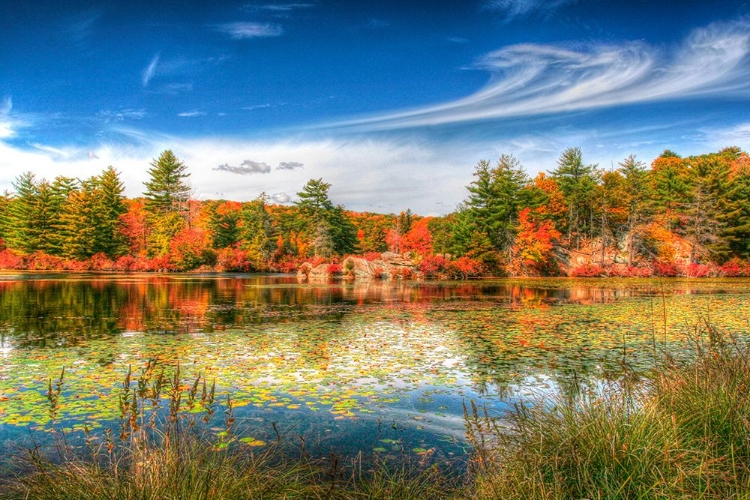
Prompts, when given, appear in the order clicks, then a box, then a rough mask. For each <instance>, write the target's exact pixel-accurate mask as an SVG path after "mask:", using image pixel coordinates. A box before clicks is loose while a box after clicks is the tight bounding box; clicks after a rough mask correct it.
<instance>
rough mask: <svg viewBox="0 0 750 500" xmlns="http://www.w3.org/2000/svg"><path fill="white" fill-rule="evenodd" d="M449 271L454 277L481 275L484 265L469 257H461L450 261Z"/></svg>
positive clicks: (463, 277) (464, 277)
mask: <svg viewBox="0 0 750 500" xmlns="http://www.w3.org/2000/svg"><path fill="white" fill-rule="evenodd" d="M447 271H448V274H449V275H450V276H451V277H452V278H460V279H466V278H471V277H474V276H479V275H481V274H482V265H481V264H480V263H479V262H477V261H476V260H474V259H470V258H469V257H459V258H458V259H455V260H451V261H449V262H448V265H447Z"/></svg>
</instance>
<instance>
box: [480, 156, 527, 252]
mask: <svg viewBox="0 0 750 500" xmlns="http://www.w3.org/2000/svg"><path fill="white" fill-rule="evenodd" d="M474 176H475V177H476V178H475V180H474V181H473V182H472V183H471V184H470V185H469V186H468V190H469V193H470V194H469V199H468V200H467V202H466V207H467V208H468V210H469V215H470V219H471V224H472V225H473V226H474V230H475V231H477V232H479V233H480V234H481V235H482V237H483V238H484V239H486V241H487V243H488V244H489V245H490V246H491V247H492V248H494V249H495V250H497V251H509V250H510V248H511V247H512V245H513V242H514V241H515V235H516V229H517V227H516V226H517V222H518V213H519V212H520V211H521V209H523V208H525V207H527V206H528V205H529V204H530V203H531V202H532V197H533V193H532V192H531V191H529V190H528V189H526V185H527V184H528V183H529V179H528V176H527V175H526V173H525V172H524V170H523V168H522V167H521V164H520V162H519V161H518V160H517V159H516V158H515V157H513V156H512V155H501V156H500V158H499V159H498V161H497V165H496V166H495V167H494V168H490V164H489V162H488V161H485V160H482V161H480V162H479V163H478V164H477V166H476V170H475V171H474ZM483 246H484V245H483Z"/></svg>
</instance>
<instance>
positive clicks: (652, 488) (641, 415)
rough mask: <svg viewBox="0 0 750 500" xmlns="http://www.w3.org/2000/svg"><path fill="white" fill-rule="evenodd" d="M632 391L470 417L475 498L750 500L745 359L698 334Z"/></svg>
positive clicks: (749, 374)
mask: <svg viewBox="0 0 750 500" xmlns="http://www.w3.org/2000/svg"><path fill="white" fill-rule="evenodd" d="M699 333H700V335H696V336H695V337H693V339H692V342H691V346H690V347H692V350H693V351H694V352H695V356H694V358H693V359H692V360H691V361H689V362H678V361H675V360H672V359H666V360H665V361H664V365H663V366H662V367H660V369H659V370H658V371H657V373H656V374H655V375H654V376H653V377H652V378H651V379H650V381H649V383H647V384H645V387H643V388H642V389H641V390H639V391H633V390H632V389H631V388H630V387H629V386H628V384H620V385H610V386H607V387H605V388H597V389H591V390H588V391H586V392H585V393H584V394H582V396H581V397H580V398H579V399H577V400H574V401H572V400H570V399H568V400H565V399H562V398H556V399H554V400H551V401H543V402H537V404H534V405H528V404H522V405H519V406H517V407H516V408H515V410H514V411H513V412H511V413H510V414H509V415H508V416H507V419H505V420H504V421H503V422H502V423H501V422H500V421H498V420H496V419H493V418H490V417H489V416H488V415H486V414H483V413H482V412H480V411H479V410H477V409H476V408H472V410H471V411H468V412H467V422H469V430H470V436H471V439H472V441H473V443H474V445H475V450H476V452H475V458H474V461H473V475H474V482H473V495H472V496H473V497H474V498H480V499H482V498H487V499H490V498H492V499H495V498H501V499H506V498H507V499H516V498H517V499H528V498H539V499H569V498H587V499H620V498H623V499H650V498H654V499H656V498H677V499H679V498H685V499H687V498H690V499H694V498H703V499H731V498H750V393H749V392H748V389H750V351H748V349H747V348H745V347H741V346H739V345H738V344H737V343H736V342H733V341H731V339H727V338H725V337H723V336H721V335H719V334H718V332H716V331H715V330H714V329H713V328H711V327H710V326H709V325H705V326H704V328H703V329H702V330H701V332H699Z"/></svg>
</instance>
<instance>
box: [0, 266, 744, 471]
mask: <svg viewBox="0 0 750 500" xmlns="http://www.w3.org/2000/svg"><path fill="white" fill-rule="evenodd" d="M705 322H709V323H710V324H712V325H713V326H715V327H717V328H719V329H720V330H722V331H725V332H729V333H733V334H737V335H739V336H740V337H743V336H746V335H748V334H750V280H698V281H695V280H693V281H689V280H668V281H656V280H651V281H647V280H565V279H557V280H552V279H550V280H547V279H537V280H507V281H491V282H490V281H472V282H451V283H441V282H427V283H383V282H372V283H358V284H350V283H341V282H338V283H335V282H334V283H326V284H298V283H297V281H296V279H295V278H294V277H291V276H284V275H277V276H259V275H167V276H154V275H83V274H76V275H58V274H31V273H24V274H4V275H0V363H1V364H0V452H3V453H6V454H7V453H9V451H10V450H12V449H13V448H14V447H17V446H19V444H22V443H25V442H27V441H28V442H30V440H37V441H38V440H41V441H43V438H41V439H40V438H39V436H43V435H44V434H45V430H49V429H50V428H51V427H52V426H56V427H57V428H61V429H66V430H67V431H68V432H69V433H70V434H71V435H75V434H76V433H80V430H81V429H83V427H84V426H85V427H86V428H88V429H91V430H92V432H93V433H94V434H96V433H97V432H103V430H104V429H107V428H108V426H112V425H115V424H114V422H116V420H117V418H118V417H119V415H120V409H119V408H118V394H119V393H120V392H121V391H122V382H123V380H124V377H125V375H126V373H127V372H128V370H129V369H131V370H132V371H133V373H134V374H137V373H138V372H139V370H141V369H142V368H143V367H144V366H145V365H146V364H147V363H148V362H149V360H155V362H156V363H157V365H158V366H160V367H165V368H166V369H167V370H168V371H170V373H171V372H173V371H174V370H175V369H176V367H177V366H178V365H179V367H180V374H181V376H182V377H183V379H184V380H186V381H187V383H186V387H185V389H186V390H187V387H188V386H189V385H190V383H191V382H192V381H193V380H195V379H196V378H197V377H202V378H204V379H205V380H207V381H208V382H209V384H210V383H212V382H213V381H215V384H216V393H217V401H219V402H222V401H226V400H227V398H229V400H230V401H231V402H232V403H231V405H232V407H233V413H234V416H235V419H236V422H237V424H236V425H235V429H236V431H237V433H238V436H252V438H253V439H257V441H256V444H257V443H260V442H269V441H271V440H273V439H274V438H275V436H276V432H277V431H279V432H280V433H281V434H282V435H284V436H285V437H288V438H290V441H297V442H299V443H302V442H304V446H305V448H306V449H307V450H308V451H310V452H312V453H315V454H327V453H331V452H333V453H337V454H340V455H344V456H350V455H353V454H356V453H357V452H358V451H363V452H365V453H372V452H373V451H374V452H376V453H386V454H390V453H401V454H403V453H407V454H408V453H414V454H425V453H429V455H430V457H432V458H433V459H436V460H444V459H451V458H456V459H460V457H462V456H464V455H465V454H466V453H467V451H468V446H467V443H466V441H465V436H464V419H463V407H464V404H469V403H470V402H472V401H473V402H475V403H476V404H477V405H480V406H482V405H483V406H485V407H486V408H487V409H488V411H490V412H491V413H497V414H499V413H501V412H502V410H503V409H504V408H507V407H508V405H512V404H513V403H515V402H518V401H519V400H522V399H528V398H539V397H544V396H546V395H549V394H554V393H573V392H575V391H576V390H577V389H578V388H579V387H581V385H582V384H584V385H586V384H588V385H591V384H599V383H602V382H606V381H607V380H616V379H617V378H618V377H619V376H621V374H622V373H623V372H624V371H626V370H627V371H635V372H643V371H646V370H649V369H653V367H654V366H655V361H656V360H657V359H658V358H659V357H660V356H661V353H663V352H664V351H665V350H668V351H670V352H672V353H676V354H678V355H679V353H681V352H684V351H685V349H686V345H687V344H686V340H685V339H686V338H687V337H690V336H693V335H695V334H696V333H698V332H699V331H700V328H698V327H697V326H696V325H700V324H702V323H705ZM63 368H64V369H65V375H64V379H63V384H62V386H61V391H62V392H61V398H60V402H59V403H60V405H59V410H58V411H57V412H56V413H55V414H54V415H51V412H50V405H49V401H48V399H47V392H48V389H49V380H50V378H52V379H55V378H57V377H59V375H60V373H61V370H63ZM53 417H54V419H53ZM274 427H275V429H274Z"/></svg>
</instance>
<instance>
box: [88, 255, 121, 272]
mask: <svg viewBox="0 0 750 500" xmlns="http://www.w3.org/2000/svg"><path fill="white" fill-rule="evenodd" d="M91 269H93V270H94V271H112V270H114V269H115V263H114V262H112V261H111V260H110V259H109V257H107V256H106V255H104V254H103V253H98V254H96V255H92V256H91Z"/></svg>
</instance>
